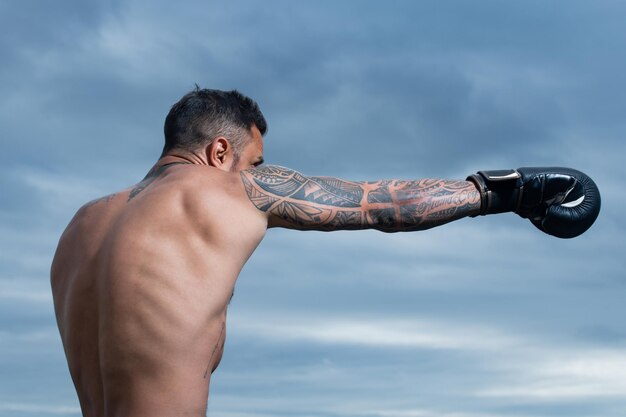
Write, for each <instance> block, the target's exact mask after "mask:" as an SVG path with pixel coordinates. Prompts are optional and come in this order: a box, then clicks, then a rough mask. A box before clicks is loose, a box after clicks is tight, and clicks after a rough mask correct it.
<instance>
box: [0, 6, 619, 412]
mask: <svg viewBox="0 0 626 417" xmlns="http://www.w3.org/2000/svg"><path fill="white" fill-rule="evenodd" d="M624 21H626V4H625V3H624V2H619V1H609V0H606V1H604V0H598V1H594V2H591V1H577V0H572V1H552V2H546V1H533V0H528V1H523V2H522V1H518V2H503V1H490V0H483V1H445V2H444V1H400V0H393V1H389V2H373V1H365V0H363V1H347V0H346V1H315V2H295V1H274V0H268V1H263V2H253V1H232V2H215V1H184V2H172V1H162V0H157V1H147V0H129V1H86V0H80V1H79V0H68V1H64V2H36V1H32V0H19V1H18V0H5V1H3V2H1V3H0V28H1V29H0V35H1V36H0V60H1V61H2V65H0V85H2V94H0V140H1V145H2V150H3V151H2V152H0V417H9V416H10V417H32V416H42V417H47V416H51V417H52V416H68V417H70V416H78V415H80V410H79V407H78V401H77V398H76V394H75V392H74V389H73V386H72V382H71V379H70V376H69V373H68V371H67V365H66V362H65V358H64V354H63V350H62V346H61V343H60V338H59V335H58V331H57V328H56V323H55V321H54V313H53V308H52V299H51V295H50V289H49V267H50V263H51V259H52V256H53V253H54V250H55V247H56V243H57V241H58V238H59V236H60V234H61V232H62V231H63V229H64V228H65V226H66V225H67V223H68V221H69V219H70V218H71V217H72V216H73V214H74V212H75V211H76V210H77V209H78V208H79V207H80V206H81V205H82V204H83V203H84V202H86V201H88V200H91V199H93V198H96V197H98V196H101V195H104V194H108V193H111V192H114V191H116V190H119V189H121V188H125V187H127V186H129V185H131V184H134V183H136V182H137V181H139V180H140V179H141V178H142V177H143V176H144V175H145V173H146V172H147V170H148V169H149V168H150V167H151V165H152V164H153V163H154V161H155V160H156V159H157V158H158V155H159V154H160V151H161V148H162V141H163V137H162V126H163V120H164V118H165V115H166V114H167V112H168V111H169V108H170V106H171V105H172V104H173V103H175V102H176V101H177V100H178V99H179V98H180V97H181V96H182V95H183V94H185V93H186V92H187V91H189V90H190V89H192V88H193V87H194V84H195V83H197V84H198V85H200V86H201V87H206V88H218V89H238V90H239V91H241V92H243V93H244V94H246V95H249V96H251V97H252V98H254V99H255V100H256V101H258V103H259V104H260V106H261V109H262V110H263V112H264V114H265V116H266V118H267V119H268V123H269V132H268V134H267V135H266V138H265V160H266V161H267V162H268V163H271V164H278V165H283V166H287V167H290V168H293V169H297V170H299V171H301V172H303V173H305V174H309V175H329V176H338V177H341V178H345V179H351V180H375V179H382V178H404V179H416V178H426V177H431V178H450V179H463V178H465V177H466V176H467V175H468V174H471V173H474V172H476V171H478V170H486V169H507V168H517V167H520V166H566V167H572V168H576V169H579V170H581V171H584V172H586V173H587V174H589V175H590V176H591V177H592V178H593V179H594V180H595V182H596V183H597V185H598V187H599V188H600V191H601V193H602V211H601V213H600V216H599V218H598V220H597V222H596V223H595V224H594V226H593V227H592V228H591V229H590V230H589V231H588V232H587V233H585V234H583V235H582V236H580V237H578V238H575V239H571V240H562V239H557V238H554V237H551V236H548V235H546V234H543V233H542V232H540V231H539V230H537V229H536V228H535V227H534V226H532V225H531V224H530V223H529V222H528V221H527V220H524V219H521V218H519V217H518V216H516V215H514V214H501V215H494V216H485V217H479V218H467V219H462V220H460V221H457V222H454V223H451V224H448V225H445V226H442V227H440V228H435V229H431V230H428V231H423V232H415V233H397V234H384V233H380V232H375V231H360V232H335V233H322V232H296V231H287V230H275V229H273V230H270V231H269V232H268V233H267V235H266V237H265V240H264V242H262V243H261V245H260V247H259V248H258V250H257V251H256V253H255V254H254V255H253V256H252V258H251V259H250V261H249V262H248V264H247V265H246V267H245V268H244V270H243V272H242V274H241V275H240V277H239V280H238V283H237V286H236V290H235V297H234V298H233V300H232V303H231V305H230V308H229V319H228V340H227V343H226V351H225V354H224V358H223V360H222V364H221V365H220V368H219V369H218V370H217V371H216V373H215V374H214V376H213V379H212V382H211V384H212V386H211V395H210V400H209V411H208V415H209V416H224V417H269V416H272V417H274V416H277V417H280V416H289V417H544V416H545V417H548V416H549V417H555V416H568V417H623V416H624V415H626V377H625V376H624V375H626V324H625V323H624V319H623V318H624V316H625V315H626V304H625V303H624V302H623V300H624V299H625V298H626V274H625V273H624V271H625V270H626V268H625V266H626V262H625V259H624V253H625V251H624V249H625V248H626V238H625V237H624V236H625V232H626V222H625V221H624V219H623V210H622V208H623V207H624V206H625V205H626V197H624V193H623V189H624V187H623V185H620V184H621V182H622V178H624V177H626V165H624V164H623V159H624V157H625V156H626V144H625V143H626V142H625V141H624V137H626V122H625V121H624V109H625V108H626V94H624V92H625V91H626V54H624V51H625V50H626V27H625V26H624Z"/></svg>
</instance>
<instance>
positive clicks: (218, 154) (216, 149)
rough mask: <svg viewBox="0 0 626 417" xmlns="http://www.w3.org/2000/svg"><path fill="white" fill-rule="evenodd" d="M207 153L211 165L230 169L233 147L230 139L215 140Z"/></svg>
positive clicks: (220, 138)
mask: <svg viewBox="0 0 626 417" xmlns="http://www.w3.org/2000/svg"><path fill="white" fill-rule="evenodd" d="M206 152H207V160H208V162H209V165H211V166H214V167H216V168H221V169H226V170H228V169H229V168H230V167H229V166H228V165H229V163H230V161H229V156H230V153H231V145H230V142H228V139H226V138H223V137H219V138H215V139H213V142H211V144H210V145H209V146H208V147H207V150H206Z"/></svg>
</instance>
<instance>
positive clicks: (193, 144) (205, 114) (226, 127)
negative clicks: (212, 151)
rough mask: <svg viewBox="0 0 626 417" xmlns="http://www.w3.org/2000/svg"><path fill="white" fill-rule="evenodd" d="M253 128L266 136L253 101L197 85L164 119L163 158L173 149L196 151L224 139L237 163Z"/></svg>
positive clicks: (228, 92)
mask: <svg viewBox="0 0 626 417" xmlns="http://www.w3.org/2000/svg"><path fill="white" fill-rule="evenodd" d="M252 125H255V126H256V127H257V128H258V129H259V132H261V135H265V132H266V131H267V122H266V121H265V117H263V113H261V110H260V109H259V105H258V104H257V103H256V102H255V101H254V100H252V99H251V98H249V97H246V96H244V95H243V94H241V93H240V92H239V91H237V90H232V91H221V90H210V89H201V88H200V87H198V85H196V88H195V89H194V90H192V91H190V92H189V93H187V94H185V95H184V96H183V97H182V98H181V99H180V100H179V101H178V102H177V103H176V104H174V105H173V106H172V108H171V109H170V112H169V113H168V115H167V117H166V118H165V125H164V126H163V131H164V133H165V146H164V147H163V155H164V154H165V153H167V152H168V151H170V150H172V149H182V150H195V149H197V148H198V147H199V146H201V145H202V146H205V145H207V144H209V143H211V142H212V141H213V139H215V138H217V137H220V136H223V137H225V138H226V139H228V141H229V142H230V143H231V145H232V146H233V151H234V154H235V158H236V159H238V158H239V155H240V152H241V150H242V149H243V147H244V146H245V145H246V138H247V137H248V135H249V132H250V129H251V128H252Z"/></svg>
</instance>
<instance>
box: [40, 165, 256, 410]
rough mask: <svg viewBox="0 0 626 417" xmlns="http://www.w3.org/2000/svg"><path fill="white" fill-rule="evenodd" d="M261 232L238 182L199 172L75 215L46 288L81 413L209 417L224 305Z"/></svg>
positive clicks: (180, 173) (174, 171)
mask: <svg viewBox="0 0 626 417" xmlns="http://www.w3.org/2000/svg"><path fill="white" fill-rule="evenodd" d="M266 227H267V217H265V216H264V215H263V214H262V213H261V212H260V211H259V210H257V209H256V208H255V207H254V205H253V204H251V202H250V200H249V199H248V197H247V195H246V193H245V191H244V187H243V184H242V182H241V179H240V176H239V174H237V173H227V172H223V171H220V170H217V169H215V168H211V167H206V166H198V165H175V166H171V167H168V169H167V170H164V172H161V173H160V174H159V175H158V176H156V177H155V178H154V179H152V180H149V181H144V182H142V183H141V184H139V185H138V186H136V187H135V188H134V189H132V190H130V189H129V190H126V191H123V192H120V193H117V194H114V195H112V196H108V197H105V198H102V199H100V200H96V201H94V202H92V203H89V204H87V205H86V206H84V207H83V208H81V209H80V210H79V212H78V213H77V214H76V216H75V217H74V219H73V220H72V221H71V223H70V225H69V226H68V227H67V229H66V231H65V233H64V234H63V236H62V237H61V240H60V243H59V247H58V249H57V253H56V255H55V259H54V262H53V265H52V272H51V281H52V289H53V295H54V303H55V310H56V314H57V321H58V324H59V328H60V331H61V337H62V340H63V345H64V348H65V352H66V356H67V359H68V364H69V369H70V373H71V375H72V378H73V380H74V384H75V386H76V390H77V392H78V396H79V400H80V403H81V408H82V410H83V415H85V416H161V415H162V416H178V415H181V416H182V415H185V416H196V415H197V416H204V415H205V412H206V404H207V395H208V388H209V381H210V375H211V372H212V371H213V370H214V369H215V368H216V367H217V364H218V363H219V360H220V358H221V352H222V349H223V344H224V340H225V320H226V310H227V305H228V301H229V300H230V297H231V296H232V293H233V288H234V284H235V281H236V279H237V276H238V274H239V272H240V271H241V268H242V267H243V265H244V263H245V262H246V260H247V259H248V257H249V256H250V255H251V254H252V252H253V251H254V249H255V248H256V246H257V245H258V244H259V242H260V241H261V239H262V237H263V235H264V233H265V230H266Z"/></svg>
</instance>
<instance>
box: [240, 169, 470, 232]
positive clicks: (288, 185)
mask: <svg viewBox="0 0 626 417" xmlns="http://www.w3.org/2000/svg"><path fill="white" fill-rule="evenodd" d="M241 178H242V180H243V183H244V186H245V189H246V193H247V194H248V197H249V198H250V200H251V201H252V203H253V204H254V205H255V206H256V207H257V208H258V209H259V210H261V211H263V212H265V213H267V214H268V216H269V227H286V228H289V229H298V230H324V231H331V230H358V229H377V230H381V231H384V232H400V231H412V230H424V229H428V228H431V227H435V226H439V225H442V224H444V223H447V222H450V221H452V220H456V219H460V218H462V217H465V216H468V215H471V214H477V213H478V211H479V210H480V195H479V193H478V190H477V189H476V186H475V185H473V184H472V183H471V182H468V181H448V180H438V179H422V180H416V181H403V180H381V181H373V182H353V181H346V180H342V179H339V178H332V177H306V176H304V175H302V174H300V173H299V172H296V171H293V170H291V169H288V168H283V167H279V166H262V167H259V168H255V169H251V170H247V171H242V172H241Z"/></svg>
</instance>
